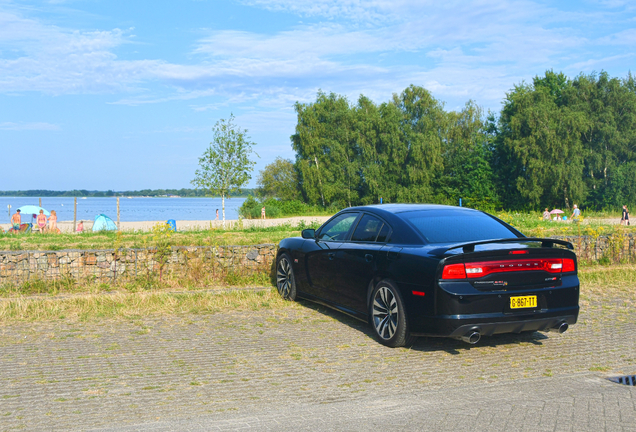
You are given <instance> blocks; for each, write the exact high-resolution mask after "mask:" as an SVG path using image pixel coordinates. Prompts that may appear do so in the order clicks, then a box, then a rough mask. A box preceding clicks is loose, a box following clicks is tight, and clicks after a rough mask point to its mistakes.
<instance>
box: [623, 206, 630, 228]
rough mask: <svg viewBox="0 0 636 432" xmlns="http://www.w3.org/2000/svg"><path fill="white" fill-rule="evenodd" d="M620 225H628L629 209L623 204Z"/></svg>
mask: <svg viewBox="0 0 636 432" xmlns="http://www.w3.org/2000/svg"><path fill="white" fill-rule="evenodd" d="M621 225H629V210H628V209H627V206H626V205H624V206H623V216H621Z"/></svg>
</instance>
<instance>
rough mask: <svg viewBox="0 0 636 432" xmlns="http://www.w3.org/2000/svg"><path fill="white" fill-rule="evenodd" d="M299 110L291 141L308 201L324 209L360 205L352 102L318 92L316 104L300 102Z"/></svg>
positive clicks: (301, 184)
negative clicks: (330, 206)
mask: <svg viewBox="0 0 636 432" xmlns="http://www.w3.org/2000/svg"><path fill="white" fill-rule="evenodd" d="M295 109H296V113H297V115H298V124H297V125H296V133H295V134H294V135H292V137H291V139H292V147H293V149H294V150H295V151H296V167H297V169H298V173H299V180H300V188H301V191H302V193H303V195H304V198H305V200H307V201H308V202H309V203H311V204H321V205H323V206H329V205H338V206H345V205H348V206H351V205H356V204H358V203H359V201H360V196H359V190H360V181H361V179H360V175H359V168H358V164H359V158H358V149H357V146H356V141H355V133H354V131H353V129H352V124H353V110H352V109H351V107H350V106H349V102H348V100H347V99H346V98H345V97H344V96H339V95H336V94H334V93H330V94H328V95H327V94H325V93H323V92H318V96H317V98H316V102H315V103H310V104H301V103H298V102H297V103H296V105H295Z"/></svg>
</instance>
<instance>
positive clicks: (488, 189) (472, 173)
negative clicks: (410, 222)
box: [436, 101, 500, 209]
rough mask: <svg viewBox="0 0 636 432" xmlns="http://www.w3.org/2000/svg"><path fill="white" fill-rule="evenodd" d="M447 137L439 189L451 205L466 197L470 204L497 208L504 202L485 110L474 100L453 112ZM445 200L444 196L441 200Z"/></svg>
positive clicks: (449, 117) (482, 207) (450, 114)
mask: <svg viewBox="0 0 636 432" xmlns="http://www.w3.org/2000/svg"><path fill="white" fill-rule="evenodd" d="M447 116H448V129H447V131H446V134H445V135H446V139H445V140H444V144H443V147H442V156H443V158H444V171H443V174H442V175H441V176H440V177H439V179H438V181H437V182H436V183H437V184H438V188H437V190H438V191H443V192H444V194H445V196H446V199H447V200H448V203H449V204H454V205H456V204H457V202H458V201H459V199H460V198H464V201H465V202H466V204H467V205H469V206H471V207H475V208H481V209H493V208H495V207H498V206H499V205H500V203H499V199H498V196H497V191H496V188H495V183H494V174H493V170H492V168H491V165H490V159H491V157H490V143H489V141H488V138H489V136H488V133H487V124H486V122H485V121H484V115H483V111H482V109H481V108H480V107H479V106H477V105H476V104H475V103H474V102H473V101H469V102H467V103H466V106H465V107H464V109H463V110H462V111H460V112H453V111H451V112H449V113H448V114H447ZM438 201H442V198H441V197H440V199H438Z"/></svg>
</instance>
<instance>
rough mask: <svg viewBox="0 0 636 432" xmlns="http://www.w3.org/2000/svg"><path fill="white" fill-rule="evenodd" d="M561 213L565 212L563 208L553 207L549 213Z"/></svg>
mask: <svg viewBox="0 0 636 432" xmlns="http://www.w3.org/2000/svg"><path fill="white" fill-rule="evenodd" d="M561 213H565V212H564V211H563V210H559V209H554V210H552V211H551V212H550V214H561Z"/></svg>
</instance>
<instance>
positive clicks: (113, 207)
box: [0, 197, 245, 223]
mask: <svg viewBox="0 0 636 432" xmlns="http://www.w3.org/2000/svg"><path fill="white" fill-rule="evenodd" d="M244 201H245V198H230V199H227V198H226V200H225V218H226V219H238V209H239V207H241V205H242V204H243V202H244ZM8 205H11V214H13V213H15V211H16V209H17V208H18V207H22V206H24V205H38V198H32V197H0V223H8V222H9V219H10V216H9V209H8V208H7V206H8ZM42 207H43V208H45V209H46V210H48V211H51V210H55V211H56V213H57V220H58V221H72V220H73V198H47V197H43V198H42ZM119 209H120V210H119V213H120V218H121V221H122V222H137V221H161V220H168V219H175V220H213V219H214V218H215V214H216V209H219V219H222V218H223V213H222V210H221V198H119ZM102 213H103V214H105V215H106V216H108V217H110V218H111V219H112V220H114V221H116V220H117V198H86V199H83V198H77V220H94V219H95V216H97V215H99V214H102ZM22 222H26V219H25V218H24V217H23V218H22Z"/></svg>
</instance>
